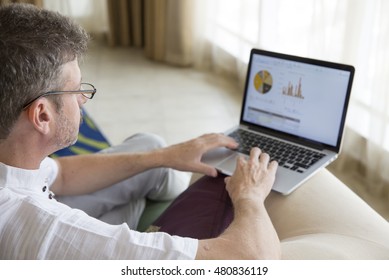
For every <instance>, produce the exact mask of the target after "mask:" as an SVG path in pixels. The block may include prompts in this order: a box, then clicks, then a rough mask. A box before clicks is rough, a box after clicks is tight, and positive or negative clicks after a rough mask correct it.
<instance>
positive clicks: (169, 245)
mask: <svg viewBox="0 0 389 280" xmlns="http://www.w3.org/2000/svg"><path fill="white" fill-rule="evenodd" d="M47 218H48V219H45V221H46V223H47V222H48V221H49V220H51V218H50V217H47ZM52 218H54V219H53V220H52V223H51V225H50V226H49V227H47V235H46V236H47V239H46V240H47V242H48V244H45V245H44V246H42V248H45V250H43V251H41V254H40V258H43V259H72V260H77V259H111V260H121V259H123V260H124V259H134V260H180V259H182V260H183V259H187V260H193V259H195V257H196V253H197V247H198V240H196V239H192V238H183V237H179V236H171V235H168V234H166V233H162V232H156V233H142V232H137V231H134V230H131V229H130V228H129V227H128V225H127V224H121V225H109V224H106V223H104V222H101V221H100V220H97V219H95V218H92V217H90V216H88V215H86V214H85V213H84V212H82V211H79V210H75V209H69V210H68V211H66V212H63V213H62V214H61V217H60V218H59V217H52ZM49 224H50V223H49ZM46 225H47V224H46ZM42 245H43V244H42ZM42 253H43V254H42Z"/></svg>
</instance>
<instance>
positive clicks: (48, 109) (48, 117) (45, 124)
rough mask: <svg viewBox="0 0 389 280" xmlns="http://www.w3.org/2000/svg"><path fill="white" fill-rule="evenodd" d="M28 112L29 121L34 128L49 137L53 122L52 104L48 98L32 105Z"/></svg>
mask: <svg viewBox="0 0 389 280" xmlns="http://www.w3.org/2000/svg"><path fill="white" fill-rule="evenodd" d="M27 110H28V119H29V120H30V122H31V124H32V125H33V126H34V128H35V129H36V130H37V131H39V132H40V133H42V134H45V135H47V134H48V133H49V132H50V128H51V124H50V123H51V122H52V121H53V106H52V104H51V103H50V102H49V101H48V100H47V99H46V98H41V99H38V100H37V101H35V102H34V103H33V104H31V105H30V106H29V107H28V108H27Z"/></svg>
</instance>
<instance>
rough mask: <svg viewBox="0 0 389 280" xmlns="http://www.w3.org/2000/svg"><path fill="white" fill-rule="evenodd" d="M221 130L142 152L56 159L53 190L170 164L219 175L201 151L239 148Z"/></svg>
mask: <svg viewBox="0 0 389 280" xmlns="http://www.w3.org/2000/svg"><path fill="white" fill-rule="evenodd" d="M236 146H237V143H236V142H235V141H234V140H233V139H231V138H229V137H227V136H224V135H222V134H206V135H203V136H200V137H198V138H195V139H193V140H190V141H187V142H184V143H181V144H177V145H173V146H170V147H166V148H162V149H157V150H153V151H148V152H143V153H118V154H93V155H80V156H70V157H62V158H58V159H57V163H58V166H59V173H58V177H57V179H56V180H55V182H54V184H53V185H52V186H51V190H52V191H53V192H54V193H55V194H57V195H78V194H85V193H90V192H94V191H97V190H100V189H103V188H105V187H108V186H111V185H113V184H115V183H117V182H120V181H122V180H124V179H127V178H129V177H131V176H134V175H136V174H139V173H141V172H143V171H146V170H149V169H152V168H157V167H169V168H174V169H178V170H181V171H190V172H199V173H203V174H206V175H210V176H216V175H217V171H216V170H215V169H214V168H213V167H210V166H208V165H205V164H203V163H202V162H201V157H202V155H203V154H204V153H205V152H207V151H209V150H210V149H213V148H216V147H229V148H236Z"/></svg>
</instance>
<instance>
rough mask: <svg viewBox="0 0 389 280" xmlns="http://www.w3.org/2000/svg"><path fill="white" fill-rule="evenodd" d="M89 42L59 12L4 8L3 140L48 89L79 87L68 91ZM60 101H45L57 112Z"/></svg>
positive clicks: (0, 12)
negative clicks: (55, 108)
mask: <svg viewBox="0 0 389 280" xmlns="http://www.w3.org/2000/svg"><path fill="white" fill-rule="evenodd" d="M88 40H89V36H88V35H87V33H86V32H85V30H84V29H82V28H81V27H80V26H79V25H77V24H75V23H74V22H72V21H71V20H70V19H69V18H67V17H64V16H62V15H60V14H58V13H55V12H50V11H47V10H41V9H38V8H36V7H34V6H32V5H22V4H13V5H6V6H1V7H0V116H1V118H0V140H1V139H6V138H7V137H8V135H9V134H10V132H11V131H12V128H13V126H14V124H15V122H16V121H17V120H18V118H19V116H20V114H21V113H22V112H23V107H24V105H25V104H27V103H28V102H29V101H31V100H33V99H34V98H36V97H37V96H39V95H40V94H42V93H45V92H48V91H58V90H76V89H77V88H64V87H65V85H67V86H69V79H70V78H69V77H70V76H69V75H73V73H70V71H71V70H72V69H73V70H79V69H78V63H77V61H78V59H79V58H80V57H81V56H82V55H83V54H84V53H85V51H86V49H87V43H88ZM77 74H78V75H79V76H80V73H76V75H77ZM75 78H77V79H80V78H79V77H75ZM78 83H80V81H78ZM71 86H72V87H76V86H77V85H71ZM78 86H79V85H78ZM78 89H79V88H78ZM62 98H63V96H61V95H58V96H48V97H47V98H46V99H48V100H50V102H53V104H54V105H55V106H56V107H57V110H58V111H59V110H60V109H61V104H62Z"/></svg>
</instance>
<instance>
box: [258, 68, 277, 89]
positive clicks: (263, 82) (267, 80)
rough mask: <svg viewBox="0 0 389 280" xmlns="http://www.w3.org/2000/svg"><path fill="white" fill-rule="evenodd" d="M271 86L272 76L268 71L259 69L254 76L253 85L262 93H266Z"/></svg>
mask: <svg viewBox="0 0 389 280" xmlns="http://www.w3.org/2000/svg"><path fill="white" fill-rule="evenodd" d="M272 86H273V77H272V76H271V74H270V72H269V71H266V70H261V71H259V72H258V73H257V74H255V77H254V87H255V89H256V90H257V91H258V92H259V93H262V94H265V93H268V92H269V91H270V90H271V88H272Z"/></svg>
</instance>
